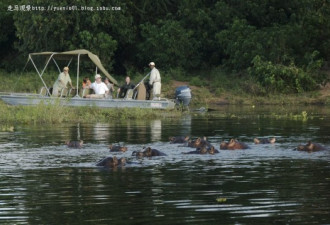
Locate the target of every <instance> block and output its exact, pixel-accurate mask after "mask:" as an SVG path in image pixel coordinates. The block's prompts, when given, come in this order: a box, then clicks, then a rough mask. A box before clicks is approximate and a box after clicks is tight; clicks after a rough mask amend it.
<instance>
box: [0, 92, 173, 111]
mask: <svg viewBox="0 0 330 225" xmlns="http://www.w3.org/2000/svg"><path fill="white" fill-rule="evenodd" d="M0 97H1V99H2V100H3V101H4V102H6V103H7V104H10V105H38V104H40V103H42V102H43V103H44V104H51V105H54V104H60V105H63V106H77V107H79V106H80V107H81V106H88V107H100V108H146V109H173V108H174V107H175V103H174V101H172V100H169V99H161V100H134V99H87V98H81V97H73V98H56V97H48V96H42V95H38V94H18V93H17V94H16V93H15V94H9V95H1V96H0Z"/></svg>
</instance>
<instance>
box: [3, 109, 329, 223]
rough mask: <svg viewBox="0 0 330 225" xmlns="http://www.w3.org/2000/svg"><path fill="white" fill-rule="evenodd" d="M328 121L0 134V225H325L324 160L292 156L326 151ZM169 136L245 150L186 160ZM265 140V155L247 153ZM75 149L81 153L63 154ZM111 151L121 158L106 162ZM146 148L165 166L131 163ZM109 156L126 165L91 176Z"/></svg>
mask: <svg viewBox="0 0 330 225" xmlns="http://www.w3.org/2000/svg"><path fill="white" fill-rule="evenodd" d="M303 111H306V112H307V118H306V117H305V118H304V117H301V116H296V117H295V116H294V115H300V114H301V112H303ZM329 111H330V110H329V109H328V108H322V107H310V108H305V107H304V108H294V109H290V108H276V109H274V108H271V107H269V108H265V107H263V108H259V107H256V108H253V109H251V108H244V107H239V108H237V107H236V108H231V107H229V108H228V107H222V108H220V109H219V111H216V112H212V113H211V114H199V113H191V114H190V115H186V116H184V117H182V118H180V119H160V120H148V119H145V120H137V121H110V122H109V123H106V124H104V123H96V124H89V123H87V122H86V123H83V124H62V125H43V126H39V125H33V126H31V125H14V131H13V132H12V131H5V130H4V131H0V154H1V158H0V223H4V224H63V223H65V224H110V223H111V224H184V223H189V224H329V221H330V215H329V212H330V203H329V202H330V201H329V199H330V193H329V187H330V151H328V150H326V151H321V152H315V153H306V152H298V151H294V148H295V147H296V146H297V145H298V144H305V143H307V141H308V140H313V141H315V142H319V143H321V144H322V145H324V146H326V147H329V146H330V138H329V137H330V136H329V130H330V129H329V128H330V122H329V115H330V114H329ZM290 113H291V116H290ZM283 115H287V116H283ZM172 135H190V136H191V137H192V138H196V137H199V136H207V137H208V138H209V140H210V142H211V143H212V144H213V145H214V146H215V147H216V148H218V149H219V144H220V142H221V141H223V140H226V141H228V140H229V139H230V138H237V139H239V140H240V141H244V142H245V143H247V144H248V145H249V146H250V149H248V150H238V151H221V152H220V153H219V154H216V155H185V154H182V153H183V152H188V151H192V150H193V149H191V148H187V147H179V146H178V145H177V144H169V142H168V137H169V136H172ZM273 136H275V137H276V138H277V142H276V143H275V144H273V145H254V144H253V138H254V137H273ZM77 139H83V140H84V141H85V145H84V147H83V148H82V149H70V148H67V147H66V146H65V145H64V141H65V140H77ZM110 143H120V144H124V145H126V146H127V147H128V151H127V152H125V153H117V154H111V153H110V152H109V150H108V145H109V144H110ZM145 146H151V147H153V148H156V149H158V150H160V151H163V152H164V153H166V154H167V156H166V157H155V158H152V159H136V158H134V157H132V156H131V153H132V152H133V151H134V150H141V149H142V148H143V147H145ZM110 155H116V156H117V157H127V159H128V161H129V162H130V163H129V164H128V165H126V166H125V167H124V168H116V169H101V168H98V167H96V166H95V164H96V163H97V161H99V160H100V159H102V158H103V157H106V156H110Z"/></svg>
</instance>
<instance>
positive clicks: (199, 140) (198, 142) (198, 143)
mask: <svg viewBox="0 0 330 225" xmlns="http://www.w3.org/2000/svg"><path fill="white" fill-rule="evenodd" d="M201 142H202V139H201V138H197V139H196V141H195V146H196V147H197V146H199V145H200V144H201Z"/></svg>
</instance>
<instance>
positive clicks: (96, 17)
mask: <svg viewBox="0 0 330 225" xmlns="http://www.w3.org/2000/svg"><path fill="white" fill-rule="evenodd" d="M0 4H1V14H0V23H1V34H0V43H1V53H0V57H1V64H0V68H1V69H2V70H5V71H13V70H15V69H17V68H18V65H19V64H24V63H25V62H26V56H27V54H28V53H29V52H40V51H68V50H74V49H82V48H84V49H88V50H90V51H92V52H93V53H95V54H97V55H99V57H100V58H101V60H102V62H103V64H104V65H105V67H106V68H107V69H108V70H109V71H110V72H112V73H115V74H125V73H126V72H127V71H129V70H137V71H138V70H140V71H141V70H142V69H143V68H144V67H146V64H147V63H148V62H149V61H155V62H156V64H157V66H158V67H160V68H162V70H163V71H164V70H168V69H174V68H176V69H177V68H179V69H180V70H181V71H185V74H187V76H188V75H190V74H193V73H192V71H197V70H210V69H211V68H219V67H221V68H222V69H223V70H226V71H227V72H228V74H233V73H236V74H240V76H241V77H242V79H254V80H255V81H256V82H258V84H259V85H260V86H262V87H264V88H265V89H271V90H273V91H278V92H283V93H294V92H303V91H308V90H313V89H315V88H316V87H317V85H318V84H321V83H322V82H325V81H326V80H327V77H326V76H325V75H324V73H322V68H323V69H324V68H325V67H327V62H328V61H329V59H330V51H329V50H330V1H329V0H289V1H278V0H180V1H175V0H143V1H142V0H136V1H135V0H126V1H124V0H122V1H119V0H118V1H105V0H101V1H99V0H98V1H96V0H89V1H87V0H77V1H74V3H72V1H65V0H58V1H40V0H39V1H38V0H37V1H27V0H21V1H16V2H15V3H14V2H13V1H8V0H4V1H1V3H0ZM28 6H29V7H30V8H28ZM49 6H54V7H55V6H56V7H64V8H62V10H58V11H54V8H53V10H49ZM72 6H76V8H74V7H72ZM86 6H87V7H89V8H86ZM15 7H16V8H15ZM32 7H39V9H38V8H32ZM65 7H66V8H65ZM68 7H72V8H68ZM82 7H85V8H82ZM92 7H93V8H92ZM97 7H107V8H105V10H98V9H104V8H97ZM27 9H30V10H27ZM32 9H34V10H32ZM36 9H38V10H36ZM42 9H44V10H42ZM92 9H93V11H92Z"/></svg>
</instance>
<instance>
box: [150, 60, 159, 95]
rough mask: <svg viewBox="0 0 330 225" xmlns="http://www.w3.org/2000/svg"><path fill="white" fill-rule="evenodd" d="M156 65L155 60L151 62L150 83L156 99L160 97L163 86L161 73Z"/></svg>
mask: <svg viewBox="0 0 330 225" xmlns="http://www.w3.org/2000/svg"><path fill="white" fill-rule="evenodd" d="M155 66H156V65H155V63H154V62H150V63H149V67H150V69H151V72H150V79H149V84H150V86H151V87H152V94H153V99H154V100H155V99H159V98H160V91H161V88H162V84H161V78H160V73H159V71H158V69H156V67H155Z"/></svg>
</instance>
